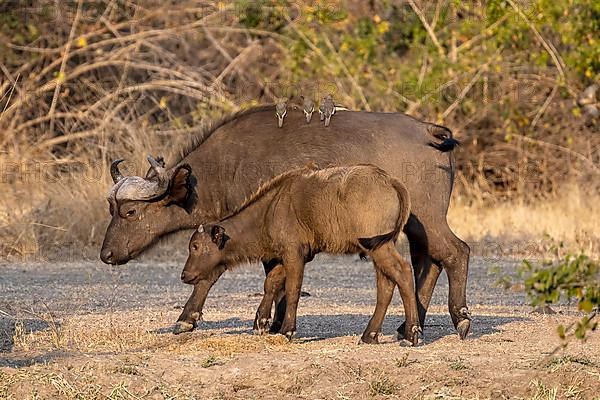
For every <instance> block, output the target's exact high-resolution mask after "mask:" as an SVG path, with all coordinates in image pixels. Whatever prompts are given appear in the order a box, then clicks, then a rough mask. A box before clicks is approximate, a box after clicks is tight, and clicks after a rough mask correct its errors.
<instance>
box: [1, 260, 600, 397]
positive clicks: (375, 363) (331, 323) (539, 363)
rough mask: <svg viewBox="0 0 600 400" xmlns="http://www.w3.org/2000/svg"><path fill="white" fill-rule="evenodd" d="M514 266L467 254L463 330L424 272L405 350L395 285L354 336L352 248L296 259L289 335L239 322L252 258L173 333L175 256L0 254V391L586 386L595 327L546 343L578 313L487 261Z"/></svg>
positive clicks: (486, 393) (238, 392)
mask: <svg viewBox="0 0 600 400" xmlns="http://www.w3.org/2000/svg"><path fill="white" fill-rule="evenodd" d="M516 264H517V262H516V261H509V260H506V261H502V262H499V261H498V260H486V259H481V258H475V259H474V260H473V261H472V263H471V269H470V278H469V279H470V280H469V293H468V296H469V304H470V307H471V311H472V313H473V316H474V320H473V331H472V333H471V334H470V336H469V337H468V339H467V340H465V341H460V340H459V339H458V337H457V335H456V334H455V332H454V329H453V327H452V323H451V321H450V318H449V316H448V313H447V310H446V306H445V303H446V295H447V291H448V286H447V281H446V279H445V277H443V278H442V279H440V283H439V285H438V287H437V289H436V292H435V295H434V299H433V305H432V307H431V309H430V313H429V317H428V319H427V322H426V326H425V338H424V344H423V345H421V346H419V347H416V348H408V347H402V346H400V344H399V343H398V342H396V341H395V339H394V335H393V334H394V331H395V328H396V327H397V326H398V325H399V324H400V322H401V321H402V307H401V305H400V302H399V300H398V296H397V295H396V298H395V301H394V304H393V305H392V307H390V311H389V314H388V317H387V319H386V324H385V326H384V332H383V333H384V335H383V337H382V339H381V342H382V343H381V344H379V345H359V344H358V339H359V337H360V334H361V333H362V330H363V329H364V328H365V326H366V324H367V321H368V319H369V317H370V314H371V312H372V310H373V308H374V305H375V289H374V287H375V285H374V273H373V271H372V267H371V266H370V264H369V263H364V262H361V261H359V260H357V259H355V258H339V257H336V258H334V257H319V258H318V259H317V260H315V262H313V263H311V264H309V265H308V266H307V271H306V278H305V284H304V288H303V289H304V290H305V291H307V292H309V293H310V296H309V297H303V298H302V299H301V302H300V308H299V320H298V329H299V331H298V334H297V337H296V339H294V341H293V342H292V343H288V342H287V341H286V340H285V339H284V338H283V337H281V336H279V335H277V336H257V335H255V334H253V332H252V322H253V316H254V312H255V311H256V308H257V306H258V304H259V302H260V294H259V293H260V292H261V288H262V270H261V268H260V267H258V266H249V267H244V268H240V269H237V270H234V271H229V272H228V273H226V274H225V276H224V277H223V278H222V279H221V281H219V282H218V284H217V285H216V286H215V288H214V290H213V292H212V293H211V295H210V296H209V299H208V300H207V304H206V307H205V314H204V318H205V321H204V322H203V323H202V324H201V326H200V328H199V329H198V330H196V331H194V332H192V333H186V334H182V335H179V336H175V335H173V334H172V333H171V332H170V329H171V326H172V323H173V322H174V321H175V320H176V319H177V316H178V315H179V312H180V311H181V307H182V306H183V304H184V302H185V300H186V299H187V296H188V295H189V293H190V292H191V288H190V287H189V286H186V285H183V284H182V283H180V281H179V273H180V270H181V265H182V263H180V262H178V263H172V264H165V263H157V264H152V263H148V262H132V263H131V264H128V265H126V266H121V267H114V268H110V267H108V266H105V265H102V264H101V263H100V262H93V263H91V262H88V263H62V264H61V263H50V264H48V263H37V264H5V265H0V399H29V398H31V399H34V398H39V399H50V398H71V399H96V398H101V399H106V398H108V399H282V398H283V399H367V398H399V399H463V398H464V399H488V398H489V399H508V398H511V399H513V398H522V399H539V400H542V399H600V335H599V334H598V333H596V334H594V335H592V336H591V337H590V338H589V340H588V341H587V343H585V344H580V343H575V342H573V343H571V344H569V346H568V347H567V349H566V350H560V351H558V352H556V353H555V354H551V352H552V350H554V349H555V348H556V346H557V344H558V343H559V341H558V338H557V335H556V326H557V324H559V323H562V324H568V323H570V322H572V321H575V320H576V319H577V318H579V317H580V314H578V313H577V312H576V311H575V310H574V308H573V307H569V306H568V305H564V306H561V307H556V310H557V311H558V313H557V314H554V315H540V314H534V313H531V307H529V306H527V305H526V303H525V300H526V299H525V297H524V295H523V293H520V292H518V291H504V290H503V289H500V288H498V287H497V286H496V285H495V281H496V279H497V276H495V275H494V274H491V273H490V271H491V268H492V267H494V266H495V269H496V270H500V271H501V272H504V273H508V272H510V271H512V270H513V269H514V267H515V266H516Z"/></svg>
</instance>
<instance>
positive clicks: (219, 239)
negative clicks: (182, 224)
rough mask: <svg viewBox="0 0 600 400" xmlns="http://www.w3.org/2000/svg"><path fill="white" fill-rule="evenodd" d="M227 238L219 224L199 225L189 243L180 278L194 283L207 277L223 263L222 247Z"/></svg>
mask: <svg viewBox="0 0 600 400" xmlns="http://www.w3.org/2000/svg"><path fill="white" fill-rule="evenodd" d="M228 240H229V236H227V234H226V233H225V229H224V228H223V227H221V226H219V225H206V226H204V225H200V227H199V228H198V230H197V231H196V232H194V234H193V235H192V238H191V239H190V244H189V255H188V258H187V260H186V262H185V267H184V268H183V272H182V273H181V280H182V281H183V282H185V283H192V284H195V283H197V282H198V281H201V280H205V279H208V278H209V277H210V275H211V274H212V272H213V271H214V269H215V268H216V267H218V266H219V265H221V264H222V263H223V248H224V247H225V244H226V243H227V241H228Z"/></svg>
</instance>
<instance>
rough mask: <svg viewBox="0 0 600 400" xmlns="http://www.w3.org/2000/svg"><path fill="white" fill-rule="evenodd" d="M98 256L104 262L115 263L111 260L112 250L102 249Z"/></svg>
mask: <svg viewBox="0 0 600 400" xmlns="http://www.w3.org/2000/svg"><path fill="white" fill-rule="evenodd" d="M100 258H101V259H102V261H104V262H105V263H106V264H114V263H115V261H114V260H113V252H112V251H110V250H102V251H101V252H100Z"/></svg>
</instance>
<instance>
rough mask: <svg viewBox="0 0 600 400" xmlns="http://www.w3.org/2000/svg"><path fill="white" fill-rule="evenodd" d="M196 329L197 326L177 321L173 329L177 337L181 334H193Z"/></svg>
mask: <svg viewBox="0 0 600 400" xmlns="http://www.w3.org/2000/svg"><path fill="white" fill-rule="evenodd" d="M195 327H196V326H195V324H193V323H191V322H186V321H177V322H176V323H175V326H174V327H173V333H174V334H175V335H179V334H180V333H184V332H191V331H193V330H194V328H195Z"/></svg>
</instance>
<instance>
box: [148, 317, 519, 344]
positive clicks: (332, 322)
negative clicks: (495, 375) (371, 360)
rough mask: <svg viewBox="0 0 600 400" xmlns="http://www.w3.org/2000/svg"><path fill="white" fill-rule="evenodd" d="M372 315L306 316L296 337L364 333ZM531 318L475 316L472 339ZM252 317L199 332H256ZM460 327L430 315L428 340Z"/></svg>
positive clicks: (392, 327)
mask: <svg viewBox="0 0 600 400" xmlns="http://www.w3.org/2000/svg"><path fill="white" fill-rule="evenodd" d="M370 318H371V316H370V315H367V314H336V315H302V316H299V317H298V324H297V325H298V332H297V333H296V338H297V339H299V340H304V341H318V340H323V339H332V338H336V337H342V336H353V335H354V336H358V335H361V334H362V332H363V330H364V329H365V328H366V326H367V323H368V322H369V319H370ZM402 320H403V319H402V316H389V317H388V318H387V319H386V322H385V323H384V326H383V334H384V335H395V334H396V328H397V327H398V326H400V324H401V323H402ZM525 320H528V318H527V317H517V316H492V315H479V316H476V317H474V318H473V322H472V326H471V333H470V334H469V338H471V339H477V338H479V337H481V336H483V335H489V334H493V333H497V332H501V329H500V327H501V326H503V325H505V324H508V323H510V322H514V321H525ZM252 325H253V321H252V320H246V319H240V318H228V319H226V320H222V321H202V322H200V323H199V324H198V326H197V327H196V331H199V332H201V331H203V330H223V331H224V332H223V334H225V335H240V334H249V333H252V332H253V331H252ZM172 328H173V327H172V326H169V327H164V328H160V329H157V330H155V331H153V333H156V334H171V333H172ZM455 334H456V330H455V329H454V326H453V325H452V321H451V320H450V317H449V316H447V315H441V314H430V315H429V316H428V317H427V321H426V323H425V329H424V336H425V343H432V342H434V341H436V340H439V339H441V338H443V337H445V336H449V335H455Z"/></svg>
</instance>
